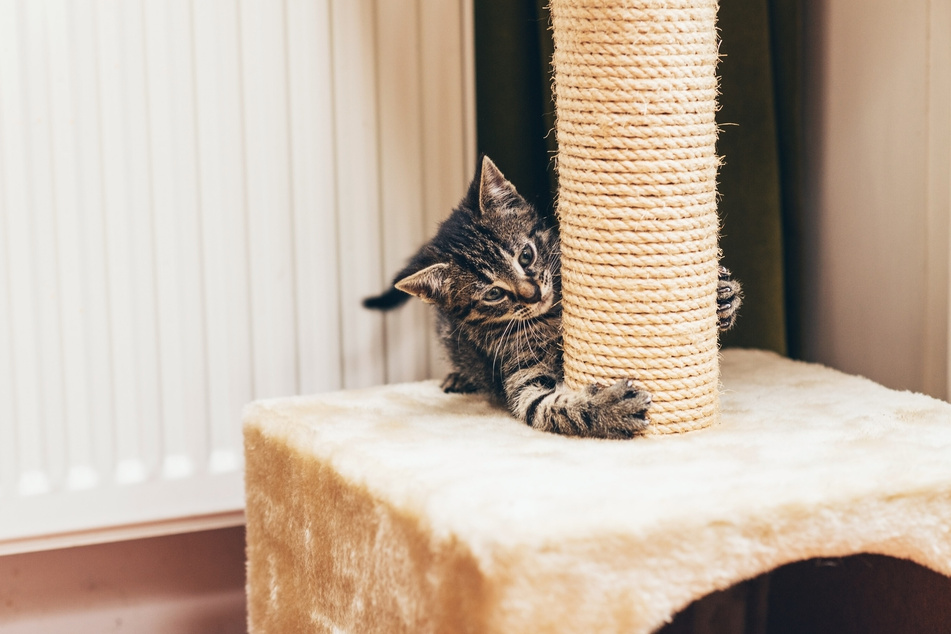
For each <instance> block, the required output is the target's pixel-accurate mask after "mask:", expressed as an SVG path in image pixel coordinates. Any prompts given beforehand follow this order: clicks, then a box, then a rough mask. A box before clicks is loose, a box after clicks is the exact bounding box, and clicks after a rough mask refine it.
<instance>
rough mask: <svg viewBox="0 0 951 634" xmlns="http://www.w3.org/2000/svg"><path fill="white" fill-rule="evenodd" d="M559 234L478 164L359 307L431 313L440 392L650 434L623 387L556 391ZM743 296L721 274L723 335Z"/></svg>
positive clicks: (581, 428)
mask: <svg viewBox="0 0 951 634" xmlns="http://www.w3.org/2000/svg"><path fill="white" fill-rule="evenodd" d="M560 268H561V260H560V250H559V241H558V235H557V233H556V230H555V228H554V227H552V226H550V225H549V224H548V222H547V221H546V220H545V219H544V218H543V217H542V216H541V215H540V214H538V213H537V212H536V211H535V209H534V208H533V207H532V206H531V205H530V204H528V203H527V202H526V201H525V199H524V198H522V196H520V195H519V193H518V192H517V191H516V190H515V187H514V186H513V185H512V184H511V183H510V182H509V181H508V180H506V178H505V177H504V176H503V175H502V173H501V172H500V171H499V170H498V168H497V167H496V166H495V164H494V163H493V162H492V161H491V160H490V159H489V158H488V157H484V158H483V160H482V164H481V166H480V168H479V169H478V170H477V172H476V175H475V178H474V179H473V180H472V184H471V185H470V186H469V190H468V192H467V194H466V196H465V197H464V198H463V199H462V201H461V202H460V203H459V205H458V206H457V207H456V208H455V209H454V210H453V212H452V214H451V215H450V216H449V218H448V219H447V220H446V221H445V222H443V223H442V225H440V227H439V230H438V231H437V233H436V235H435V237H433V238H432V239H431V240H430V241H429V242H427V243H426V244H424V245H423V246H422V248H420V250H419V252H417V253H416V255H414V256H413V257H412V259H410V261H409V263H408V264H407V265H406V267H404V268H403V270H402V271H400V272H399V273H398V274H397V275H396V277H395V279H394V282H393V286H394V287H393V288H392V289H390V290H389V291H387V292H385V293H383V294H381V295H379V296H376V297H370V298H367V299H366V300H364V306H366V307H367V308H373V309H378V310H390V309H392V308H396V307H397V306H399V305H401V304H402V303H403V302H405V301H406V300H407V299H408V298H409V297H410V296H411V295H415V296H417V297H419V298H420V299H422V300H423V301H424V302H427V303H430V304H434V305H435V307H436V314H437V329H438V334H439V338H440V340H441V341H442V344H443V346H444V347H445V349H446V352H447V354H448V356H449V360H450V362H451V364H452V367H453V370H454V371H453V372H451V373H450V374H449V375H448V376H447V377H446V378H445V380H444V381H443V383H442V388H443V390H445V391H446V392H484V393H486V394H488V395H489V396H490V397H491V398H493V399H494V400H495V401H496V402H497V403H499V404H500V405H504V406H506V407H507V408H508V410H509V411H510V412H511V413H512V414H513V415H514V416H515V417H517V418H519V419H520V420H522V421H524V422H525V423H527V424H528V425H530V426H531V427H533V428H535V429H538V430H542V431H549V432H555V433H559V434H566V435H571V436H588V437H598V438H630V437H632V436H635V435H637V434H639V433H640V432H642V431H644V429H645V428H646V427H647V425H648V420H647V410H648V408H649V407H650V404H651V396H650V394H648V393H647V392H644V391H641V390H638V389H637V388H636V387H634V383H633V381H632V380H623V381H618V382H616V383H614V384H613V385H610V386H607V387H602V386H596V385H591V386H589V387H587V388H584V389H582V390H571V389H569V388H568V387H566V386H565V385H564V383H563V382H562V379H563V376H564V371H563V366H562V331H561V277H560ZM740 297H741V296H740V287H739V284H737V283H736V282H735V281H733V280H732V279H730V274H729V271H727V270H726V269H724V268H722V267H721V268H720V283H719V286H718V292H717V315H718V318H719V327H720V329H721V330H725V329H727V328H729V327H731V326H732V325H733V322H734V320H735V318H736V310H737V308H738V307H739V304H740Z"/></svg>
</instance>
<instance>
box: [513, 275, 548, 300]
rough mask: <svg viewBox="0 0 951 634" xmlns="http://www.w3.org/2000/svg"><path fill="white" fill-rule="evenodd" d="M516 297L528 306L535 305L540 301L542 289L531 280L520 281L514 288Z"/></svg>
mask: <svg viewBox="0 0 951 634" xmlns="http://www.w3.org/2000/svg"><path fill="white" fill-rule="evenodd" d="M516 290H517V291H518V297H519V299H521V300H522V301H523V302H526V303H528V304H537V303H538V302H539V301H541V299H542V289H540V288H538V284H536V283H535V282H533V281H531V280H522V281H521V282H519V283H518V286H517V287H516Z"/></svg>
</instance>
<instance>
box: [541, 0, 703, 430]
mask: <svg viewBox="0 0 951 634" xmlns="http://www.w3.org/2000/svg"><path fill="white" fill-rule="evenodd" d="M716 12H717V2H716V0H667V1H665V2H658V1H656V0H552V3H551V15H552V26H553V30H554V40H555V56H554V69H555V94H556V111H557V128H556V129H557V135H558V146H559V150H558V154H559V155H558V175H559V193H558V213H559V219H560V226H561V240H562V280H563V295H564V322H563V323H564V331H565V335H564V342H565V381H566V382H567V383H568V384H569V385H570V386H573V387H580V386H583V385H587V384H590V383H601V384H609V383H613V382H614V381H616V380H618V379H626V378H633V379H634V380H635V381H636V382H637V384H638V386H639V387H643V388H644V389H647V390H648V391H650V392H651V393H652V395H653V397H654V402H653V405H652V406H651V412H650V417H651V422H652V426H651V431H652V432H654V433H674V432H683V431H690V430H694V429H699V428H702V427H707V426H709V425H711V424H713V423H714V422H715V421H716V418H717V410H718V405H717V403H718V388H719V367H718V360H717V354H718V345H717V316H716V287H717V262H718V249H717V231H718V221H717V213H716V172H717V165H718V159H717V156H716V149H715V142H716V123H715V121H714V113H715V111H716V92H717V80H716V74H715V70H716V62H717V35H716V29H715V26H716Z"/></svg>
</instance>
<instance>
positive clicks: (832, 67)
mask: <svg viewBox="0 0 951 634" xmlns="http://www.w3.org/2000/svg"><path fill="white" fill-rule="evenodd" d="M805 12H806V18H805V51H806V60H805V61H806V77H805V85H804V91H805V92H804V94H805V102H806V109H805V131H804V146H805V162H806V165H805V167H806V177H805V182H804V184H803V185H804V202H805V211H806V217H805V220H804V236H803V238H804V240H803V244H802V250H801V252H800V253H799V254H798V256H799V259H800V260H801V261H802V262H803V263H804V269H803V279H802V287H801V288H800V289H799V293H800V296H801V298H802V303H801V306H800V309H801V311H802V320H803V341H804V350H803V355H804V356H805V357H806V358H807V359H810V360H815V361H820V362H822V363H826V364H829V365H831V366H834V367H837V368H840V369H842V370H845V371H847V372H852V373H857V374H862V375H865V376H868V377H870V378H872V379H874V380H876V381H879V382H881V383H884V384H885V385H887V386H889V387H893V388H900V389H911V390H916V391H923V392H927V393H930V394H932V395H934V396H938V397H941V398H948V396H949V386H948V381H949V375H948V365H949V347H948V341H949V339H948V332H949V323H951V321H949V314H951V311H949V294H948V288H949V279H951V277H949V273H948V270H949V258H948V252H949V249H951V237H949V236H951V233H949V217H951V2H949V1H948V0H913V1H909V2H901V3H896V2H891V1H889V0H848V1H843V0H818V1H815V2H806V3H805Z"/></svg>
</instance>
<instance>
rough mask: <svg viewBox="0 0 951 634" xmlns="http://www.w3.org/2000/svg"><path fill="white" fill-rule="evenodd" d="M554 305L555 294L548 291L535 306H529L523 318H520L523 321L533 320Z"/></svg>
mask: <svg viewBox="0 0 951 634" xmlns="http://www.w3.org/2000/svg"><path fill="white" fill-rule="evenodd" d="M554 304H555V293H554V292H552V291H551V290H550V289H549V290H548V291H547V292H546V293H545V294H544V296H543V297H542V300H541V301H540V302H538V303H537V304H533V305H531V306H529V310H528V311H526V313H525V316H524V317H523V318H522V319H523V321H524V320H527V319H535V318H536V317H541V316H542V315H544V314H545V313H547V312H548V311H549V310H551V307H552V306H553V305H554Z"/></svg>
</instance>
